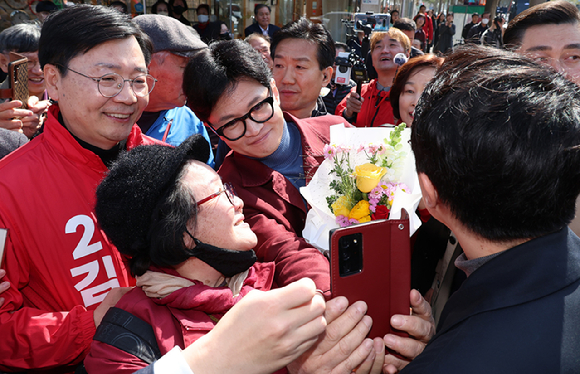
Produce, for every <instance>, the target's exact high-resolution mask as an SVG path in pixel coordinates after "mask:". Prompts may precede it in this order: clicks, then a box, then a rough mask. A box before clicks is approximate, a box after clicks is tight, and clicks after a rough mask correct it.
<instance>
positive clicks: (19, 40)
mask: <svg viewBox="0 0 580 374" xmlns="http://www.w3.org/2000/svg"><path fill="white" fill-rule="evenodd" d="M39 40H40V27H38V26H37V25H36V24H33V23H21V24H19V25H14V26H10V27H9V28H7V29H5V30H4V31H2V32H0V53H8V52H17V53H29V52H37V51H38V41H39Z"/></svg>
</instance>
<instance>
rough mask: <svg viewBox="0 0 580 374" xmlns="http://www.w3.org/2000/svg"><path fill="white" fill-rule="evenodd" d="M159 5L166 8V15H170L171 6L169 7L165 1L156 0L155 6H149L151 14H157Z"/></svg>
mask: <svg viewBox="0 0 580 374" xmlns="http://www.w3.org/2000/svg"><path fill="white" fill-rule="evenodd" d="M161 4H165V6H166V7H167V13H169V14H171V5H169V3H167V2H166V1H165V0H157V1H156V2H155V4H153V5H151V13H152V14H157V7H158V6H159V5H161Z"/></svg>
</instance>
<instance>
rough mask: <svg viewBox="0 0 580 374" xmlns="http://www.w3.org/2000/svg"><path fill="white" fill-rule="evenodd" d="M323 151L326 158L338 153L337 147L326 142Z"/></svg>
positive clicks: (331, 157) (329, 158) (328, 158)
mask: <svg viewBox="0 0 580 374" xmlns="http://www.w3.org/2000/svg"><path fill="white" fill-rule="evenodd" d="M322 152H323V153H324V159H325V160H331V159H333V158H334V156H335V155H336V147H335V146H333V145H330V144H326V145H325V146H324V148H322Z"/></svg>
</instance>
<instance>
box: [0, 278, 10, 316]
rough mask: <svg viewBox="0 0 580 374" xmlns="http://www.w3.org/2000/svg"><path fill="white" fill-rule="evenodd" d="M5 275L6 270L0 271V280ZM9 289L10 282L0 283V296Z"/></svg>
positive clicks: (1, 299) (2, 302) (2, 303)
mask: <svg viewBox="0 0 580 374" xmlns="http://www.w3.org/2000/svg"><path fill="white" fill-rule="evenodd" d="M5 275H6V270H4V269H0V280H2V278H4V276H5ZM9 288H10V282H0V295H1V294H2V293H4V291H6V290H7V289H9ZM4 300H5V299H4V298H3V297H0V307H1V306H2V305H4Z"/></svg>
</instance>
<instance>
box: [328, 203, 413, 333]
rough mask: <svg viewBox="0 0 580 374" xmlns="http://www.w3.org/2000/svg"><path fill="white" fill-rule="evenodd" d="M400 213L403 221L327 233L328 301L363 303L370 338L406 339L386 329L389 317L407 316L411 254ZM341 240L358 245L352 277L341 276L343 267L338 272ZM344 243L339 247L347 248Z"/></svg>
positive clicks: (388, 325)
mask: <svg viewBox="0 0 580 374" xmlns="http://www.w3.org/2000/svg"><path fill="white" fill-rule="evenodd" d="M404 213H405V215H404V217H405V218H404V219H397V220H377V221H371V222H367V223H363V224H358V225H353V226H350V227H345V228H340V229H335V230H334V231H333V232H331V237H330V251H331V254H330V262H331V269H330V275H331V287H332V297H336V296H345V297H346V298H347V299H348V301H349V302H350V303H353V302H355V301H358V300H363V301H365V302H366V303H367V306H368V311H367V314H368V315H369V316H371V318H372V319H373V326H372V328H371V331H370V332H369V337H370V338H375V337H380V338H382V337H384V336H385V334H388V333H392V334H397V335H401V336H406V334H405V333H403V332H401V331H397V330H394V329H392V327H391V325H390V318H391V316H392V315H393V314H406V315H408V314H409V312H410V309H409V308H410V300H409V293H410V291H411V250H410V239H409V220H408V215H406V212H404ZM356 234H359V235H358V236H356ZM349 235H353V236H350V237H348V236H349ZM345 237H348V238H346V239H344V240H350V238H357V239H356V240H357V242H358V240H360V241H361V243H360V248H362V262H361V264H362V266H361V268H360V269H356V270H355V271H354V273H353V274H350V275H346V276H341V270H342V272H343V273H344V269H345V268H344V264H343V268H340V266H341V264H340V261H341V260H340V258H341V256H343V259H344V258H346V255H344V253H345V252H347V250H345V249H344V248H343V249H342V250H341V248H340V247H339V242H340V239H341V238H345ZM351 242H352V240H351ZM344 243H345V242H343V244H342V246H344V245H347V244H344ZM341 251H342V253H341ZM359 270H360V271H359Z"/></svg>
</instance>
